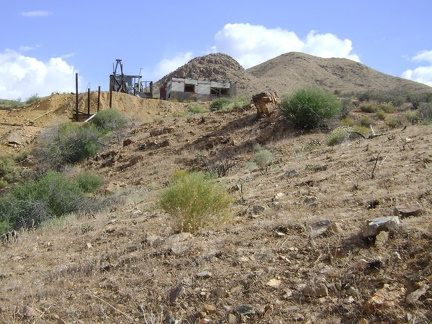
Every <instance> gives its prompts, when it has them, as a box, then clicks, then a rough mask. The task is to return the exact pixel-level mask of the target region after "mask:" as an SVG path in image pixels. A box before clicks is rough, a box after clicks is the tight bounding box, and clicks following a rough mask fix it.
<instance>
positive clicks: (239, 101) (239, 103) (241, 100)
mask: <svg viewBox="0 0 432 324" xmlns="http://www.w3.org/2000/svg"><path fill="white" fill-rule="evenodd" d="M249 103H250V100H248V99H247V98H245V97H236V98H234V99H233V102H232V109H233V110H237V109H242V108H243V107H244V106H246V105H248V104H249Z"/></svg>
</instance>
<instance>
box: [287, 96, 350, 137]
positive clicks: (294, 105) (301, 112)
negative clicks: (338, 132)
mask: <svg viewBox="0 0 432 324" xmlns="http://www.w3.org/2000/svg"><path fill="white" fill-rule="evenodd" d="M280 109H281V111H282V113H283V114H284V115H285V116H286V117H287V118H288V120H291V121H292V122H293V123H294V125H295V126H296V127H298V128H308V129H311V128H316V127H318V126H319V125H320V124H321V123H322V122H323V121H325V120H328V119H330V118H333V117H335V116H337V115H338V114H340V112H341V109H342V103H341V101H340V100H339V99H338V98H337V97H336V96H334V95H333V94H332V93H330V92H327V91H324V90H321V89H318V88H305V89H300V90H298V91H296V92H295V93H293V94H291V95H287V96H284V97H283V98H282V101H281V104H280Z"/></svg>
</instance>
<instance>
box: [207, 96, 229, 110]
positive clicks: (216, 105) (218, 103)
mask: <svg viewBox="0 0 432 324" xmlns="http://www.w3.org/2000/svg"><path fill="white" fill-rule="evenodd" d="M230 109H231V100H230V99H228V98H218V99H215V100H213V101H212V102H211V103H210V110H211V111H223V110H230Z"/></svg>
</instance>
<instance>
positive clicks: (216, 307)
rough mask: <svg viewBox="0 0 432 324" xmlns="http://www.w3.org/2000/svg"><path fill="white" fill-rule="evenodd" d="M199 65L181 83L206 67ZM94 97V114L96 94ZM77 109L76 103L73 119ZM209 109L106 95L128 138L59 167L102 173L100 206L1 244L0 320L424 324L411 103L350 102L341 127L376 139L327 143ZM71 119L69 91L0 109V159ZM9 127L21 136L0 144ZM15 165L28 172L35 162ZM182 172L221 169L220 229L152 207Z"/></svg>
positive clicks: (422, 178) (427, 205)
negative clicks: (262, 161)
mask: <svg viewBox="0 0 432 324" xmlns="http://www.w3.org/2000/svg"><path fill="white" fill-rule="evenodd" d="M294 56H295V55H294ZM210 57H213V56H210ZM210 57H207V58H205V59H202V60H204V61H206V60H207V59H208V58H210ZM217 57H219V56H217ZM287 57H291V55H288V56H287ZM287 57H282V58H279V59H280V60H281V61H278V62H279V63H278V64H283V63H281V62H284V61H285V59H286V58H287ZM223 59H224V60H226V62H225V63H224V64H226V65H229V67H230V71H231V72H230V73H231V74H229V73H228V72H224V71H221V72H218V73H220V74H219V75H220V77H221V78H222V77H223V76H227V77H228V76H229V77H234V75H236V73H240V72H241V73H240V74H238V75H239V76H241V74H244V75H248V77H250V80H253V81H254V82H255V81H257V82H258V81H259V80H260V79H261V80H262V79H265V78H267V77H268V78H269V80H270V76H268V74H267V73H266V72H265V71H264V70H263V67H261V68H260V69H256V68H257V67H256V68H253V69H252V71H253V73H255V74H256V75H257V76H254V75H252V74H251V72H249V71H245V70H242V68H241V67H239V66H238V65H237V64H235V62H232V64H229V61H230V59H229V58H228V57H226V56H223ZM291 59H293V60H294V61H295V60H297V59H294V58H291ZM204 61H203V62H204ZM300 61H301V62H303V60H301V59H300ZM206 62H207V61H206ZM325 62H334V61H332V60H328V61H325ZM309 63H311V62H309ZM345 63H346V64H348V66H351V62H345ZM292 64H293V65H296V64H297V66H300V65H299V64H298V63H292ZM326 64H330V63H326ZM201 65H202V66H201V70H200V69H198V68H197V70H196V71H198V72H196V73H197V74H192V72H191V74H190V75H191V76H192V77H196V76H198V75H201V74H200V73H203V74H204V71H206V69H208V68H209V66H208V64H207V63H202V64H201ZM273 68H274V67H271V66H269V69H273ZM334 68H335V67H332V68H331V69H334ZM329 69H330V68H329ZM350 69H351V68H350ZM358 69H359V72H358V73H360V72H361V73H360V74H361V75H363V74H362V73H365V74H366V72H367V70H365V69H366V68H363V67H361V66H358ZM323 70H325V69H323ZM194 71H195V70H194ZM209 71H210V70H208V71H207V72H205V73H211V71H210V72H209ZM239 71H240V72H239ZM259 71H260V72H259ZM332 71H333V70H332ZM223 73H226V74H223ZM273 73H276V70H274V72H273ZM321 73H324V72H323V71H321ZM368 73H371V74H373V72H370V71H369V72H368ZM299 74H300V72H299ZM194 75H195V76H194ZM209 75H211V74H209ZM328 75H329V79H330V76H331V75H334V72H332V73H329V74H328ZM185 76H186V74H185ZM282 77H283V78H285V77H286V76H280V78H282ZM315 77H316V76H312V78H315ZM350 78H353V77H350ZM385 78H386V77H384V79H385ZM298 80H300V79H298ZM371 82H372V81H371ZM383 82H384V81H383ZM408 83H409V82H408ZM254 84H255V83H254ZM410 84H412V83H410ZM243 85H244V86H245V87H249V86H250V83H248V82H245V83H243ZM275 85H277V84H276V83H275V84H274V85H273V87H275ZM256 86H257V88H256V89H257V90H258V91H262V90H267V88H261V87H260V86H259V84H258V83H257V84H256ZM364 86H365V87H367V86H368V84H367V83H365V84H364ZM275 88H276V87H275ZM420 88H422V87H420ZM362 89H363V88H362ZM244 90H248V91H255V90H254V89H252V88H244ZM334 90H337V89H332V91H334ZM339 91H340V90H339ZM96 98H97V94H92V98H91V100H92V107H93V108H92V111H91V112H92V113H94V112H95V109H96V108H95V107H96V105H95V101H96ZM102 101H103V104H102V107H103V108H106V107H107V102H108V94H107V93H104V94H102ZM85 102H86V95H85V94H83V95H81V97H80V110H81V111H85ZM191 106H192V107H193V108H197V107H199V108H200V110H199V112H197V111H198V110H197V109H194V110H191V109H190V107H191ZM208 106H209V103H176V102H169V101H161V100H158V99H153V100H149V99H140V98H137V97H134V96H131V95H127V94H122V93H116V94H115V96H114V100H113V108H115V109H117V110H119V111H121V112H122V113H123V114H124V115H126V116H127V117H128V118H129V120H130V122H129V123H128V125H127V127H126V128H125V129H124V130H123V131H122V132H121V133H120V132H119V133H117V134H113V135H112V136H110V137H108V140H109V142H108V144H107V145H106V146H105V148H104V150H103V151H102V152H100V154H98V155H97V156H96V157H95V158H92V159H89V160H87V161H84V162H82V163H80V164H77V165H75V166H71V167H70V168H67V174H68V175H71V176H73V175H75V174H78V173H80V172H83V171H85V172H90V173H92V174H97V175H99V176H100V177H102V178H103V179H104V181H105V184H104V187H103V188H102V189H101V190H100V192H98V193H97V197H103V198H104V199H105V201H107V202H110V205H109V208H107V209H105V210H102V211H96V212H94V213H82V214H71V215H68V216H67V217H65V218H60V219H55V220H52V221H50V222H47V223H45V224H44V225H43V226H41V227H39V228H35V229H34V228H29V229H27V230H23V231H19V238H18V240H17V241H16V242H15V241H11V242H5V243H3V244H0V264H1V267H0V323H57V324H59V323H77V324H78V323H128V324H129V323H155V324H159V323H179V324H183V323H184V324H188V323H199V324H204V323H229V324H237V323H281V324H282V323H294V322H300V323H329V324H330V323H332V324H333V323H341V324H348V323H362V324H366V323H383V322H387V323H425V324H426V323H430V322H431V321H432V312H431V310H430V309H431V304H432V303H431V300H432V290H431V289H430V285H431V281H432V266H431V265H432V258H431V253H430V251H431V248H432V235H431V228H432V221H431V213H432V188H431V183H432V176H431V172H430V168H431V163H432V150H431V141H432V127H431V126H430V125H423V124H417V123H413V122H412V120H410V119H408V116H409V114H408V113H412V110H411V107H410V106H408V105H403V106H400V107H395V110H394V111H393V112H388V113H386V115H385V119H382V118H380V117H379V116H378V115H376V114H374V113H366V112H364V111H362V110H361V109H360V108H359V107H356V108H354V109H353V110H351V111H350V112H349V115H348V117H349V118H350V119H352V120H353V122H355V123H357V124H358V123H360V121H361V120H364V119H368V120H370V122H371V123H372V126H373V128H374V130H375V132H376V134H377V135H378V136H375V137H367V138H364V137H358V138H356V139H354V140H351V141H345V142H343V143H342V144H340V145H335V146H328V145H327V144H326V140H327V139H328V138H329V136H330V135H331V134H330V130H328V129H315V130H312V131H304V130H299V129H295V128H293V127H292V125H291V124H290V123H289V122H287V120H286V119H285V118H284V117H283V116H281V115H280V114H279V113H275V114H274V115H272V116H271V117H264V118H257V114H256V110H255V109H254V108H251V107H249V106H245V107H243V108H242V109H238V110H234V111H229V112H212V111H210V110H209V109H208ZM73 109H74V96H73V95H60V94H59V95H53V96H50V97H46V98H41V99H40V100H39V101H38V102H37V103H35V104H34V105H32V106H30V107H27V108H23V109H15V110H0V123H1V124H0V125H1V128H0V129H1V131H2V133H1V134H0V137H1V140H2V146H1V151H0V156H5V155H8V154H16V155H18V154H21V155H23V153H25V152H29V150H30V148H31V145H32V143H34V141H35V138H36V137H37V135H38V133H39V132H40V131H41V130H43V129H44V128H47V127H49V126H51V125H55V124H58V123H61V122H65V121H69V120H71V117H72V114H73ZM386 119H388V120H390V119H395V120H398V121H399V123H398V124H397V125H395V126H392V127H390V126H389V125H388V124H387V122H386ZM339 122H340V121H338V120H336V121H334V123H333V125H336V126H338V125H339ZM12 132H14V133H15V134H16V135H19V134H21V137H18V140H19V139H21V141H20V143H18V142H16V143H13V142H12V144H13V145H12V146H11V145H6V144H11V143H10V142H8V141H7V138H8V137H9V136H11V134H12ZM17 133H18V134H17ZM23 139H24V140H23ZM260 150H268V151H269V152H270V153H271V155H272V158H273V159H272V162H271V164H270V166H269V167H268V168H267V169H256V168H254V167H253V164H251V162H253V161H255V159H256V156H257V153H258V152H259V151H260ZM26 162H29V163H27V164H26V169H25V172H29V168H31V167H32V164H31V162H32V157H31V155H30V156H28V157H27V159H26ZM185 170H186V171H193V170H204V171H213V172H217V171H226V172H221V174H220V177H219V178H218V179H217V182H219V183H220V184H221V185H223V186H224V187H225V188H226V189H227V192H229V194H230V195H231V197H232V199H233V202H232V204H231V219H230V220H229V221H228V222H225V223H220V224H217V225H215V226H212V227H210V228H209V227H205V228H203V229H202V230H200V231H198V232H197V233H194V234H191V233H179V232H178V230H176V228H175V226H174V222H173V218H172V217H171V216H170V215H168V214H167V213H165V212H163V211H162V210H161V209H160V207H159V204H158V201H159V200H158V199H159V196H160V193H161V192H162V191H163V190H164V189H165V188H166V187H167V185H169V180H170V178H171V176H172V175H173V174H175V173H176V172H177V171H185ZM390 216H393V217H395V218H396V219H398V220H399V221H400V224H399V223H397V222H396V221H394V222H392V223H391V224H390V225H388V227H384V228H380V229H379V233H378V234H377V235H371V236H366V237H365V236H364V235H363V234H364V227H365V225H366V224H367V221H369V220H371V219H377V218H379V219H382V217H390ZM391 219H392V220H394V218H391Z"/></svg>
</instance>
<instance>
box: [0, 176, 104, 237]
mask: <svg viewBox="0 0 432 324" xmlns="http://www.w3.org/2000/svg"><path fill="white" fill-rule="evenodd" d="M99 185H100V181H97V180H96V179H95V176H89V175H85V174H84V175H80V176H78V178H77V179H69V178H68V177H66V176H65V175H63V174H62V173H59V172H56V171H52V170H51V171H48V172H46V173H45V174H43V175H42V176H40V177H39V178H37V179H32V180H29V181H27V182H25V183H22V184H19V185H16V186H14V187H13V188H12V189H11V191H10V193H9V194H8V195H7V196H5V197H2V198H0V223H2V224H8V226H9V227H10V228H14V229H19V228H22V227H25V228H29V227H34V226H38V225H39V224H40V223H41V222H43V221H46V220H49V219H51V218H56V217H60V216H63V215H66V214H69V213H73V212H79V211H85V210H88V209H92V210H94V209H97V208H98V206H97V204H95V203H94V202H93V200H91V199H90V198H88V197H86V196H85V193H86V192H91V191H92V190H94V189H95V188H96V187H97V186H99Z"/></svg>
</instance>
